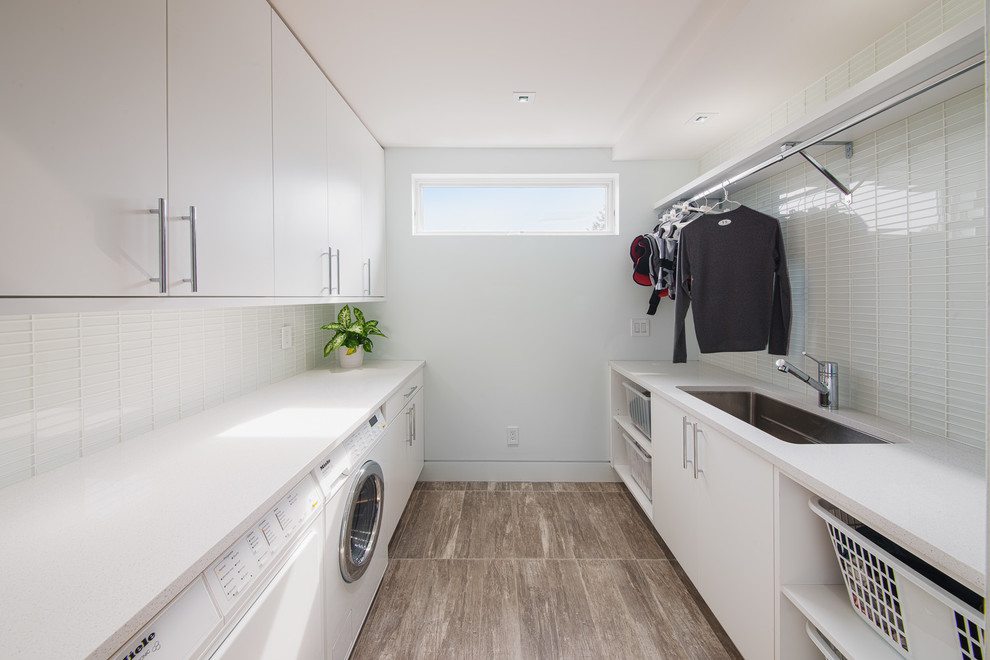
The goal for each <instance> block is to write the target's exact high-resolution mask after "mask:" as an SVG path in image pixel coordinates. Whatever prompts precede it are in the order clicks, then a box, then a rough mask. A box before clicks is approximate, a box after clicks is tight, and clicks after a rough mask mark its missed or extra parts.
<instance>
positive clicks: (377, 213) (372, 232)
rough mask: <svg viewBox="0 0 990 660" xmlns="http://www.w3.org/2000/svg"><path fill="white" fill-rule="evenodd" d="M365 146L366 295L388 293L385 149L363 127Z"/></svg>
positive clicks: (363, 231) (363, 239)
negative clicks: (386, 279)
mask: <svg viewBox="0 0 990 660" xmlns="http://www.w3.org/2000/svg"><path fill="white" fill-rule="evenodd" d="M361 136H362V141H363V145H362V149H361V173H362V186H361V190H362V196H361V200H362V203H361V254H362V257H363V258H364V260H365V278H366V279H365V281H364V288H363V295H365V296H374V297H382V296H384V295H385V151H384V150H383V149H382V148H381V145H379V144H378V141H377V140H375V138H374V137H373V136H372V135H371V134H370V133H368V132H367V131H363V132H362V133H361Z"/></svg>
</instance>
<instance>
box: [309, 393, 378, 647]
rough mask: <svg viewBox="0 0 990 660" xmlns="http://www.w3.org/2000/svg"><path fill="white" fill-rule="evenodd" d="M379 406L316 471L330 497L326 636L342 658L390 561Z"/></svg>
mask: <svg viewBox="0 0 990 660" xmlns="http://www.w3.org/2000/svg"><path fill="white" fill-rule="evenodd" d="M384 432H385V418H384V416H383V415H382V411H381V410H380V409H379V410H377V411H375V413H374V414H373V415H371V416H370V417H369V418H368V419H367V420H366V422H365V423H364V424H363V425H362V427H361V428H360V429H358V430H357V431H355V432H354V433H353V434H352V435H351V436H350V437H348V438H347V440H345V441H344V442H343V443H342V444H341V445H339V446H338V447H336V448H335V449H334V450H332V451H331V452H329V453H328V455H327V456H326V458H325V459H324V460H323V461H322V462H321V464H320V466H319V467H318V468H317V469H316V470H315V472H314V474H315V475H316V477H317V480H318V481H319V483H320V486H321V488H322V490H323V495H324V497H325V499H326V502H327V504H326V506H325V508H324V515H325V518H326V539H325V540H326V553H325V565H324V575H325V578H326V616H327V618H326V625H325V628H326V640H327V647H328V657H329V658H330V660H344V659H346V658H347V657H348V655H349V654H350V652H351V649H352V648H353V646H354V642H355V640H357V636H358V633H359V632H360V631H361V626H362V625H363V624H364V619H365V617H366V616H367V614H368V610H369V609H370V608H371V603H372V601H373V600H374V598H375V594H376V593H377V591H378V587H379V585H380V584H381V582H382V577H384V575H385V568H386V565H387V564H388V556H387V548H386V544H385V543H383V542H381V540H382V539H381V532H382V521H383V514H384V507H385V489H386V488H387V487H388V486H387V475H388V471H389V465H388V457H387V454H386V447H385V443H384V442H383V441H382V438H383V435H384Z"/></svg>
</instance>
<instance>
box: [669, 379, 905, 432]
mask: <svg viewBox="0 0 990 660" xmlns="http://www.w3.org/2000/svg"><path fill="white" fill-rule="evenodd" d="M679 389H681V390H683V391H684V392H687V393H688V394H690V395H691V396H694V397H697V398H699V399H701V400H702V401H704V402H705V403H707V404H710V405H712V406H715V407H716V408H718V409H719V410H723V411H725V412H727V413H729V414H730V415H732V416H733V417H737V418H739V419H741V420H742V421H744V422H746V423H747V424H750V425H751V426H755V427H756V428H758V429H760V430H761V431H764V432H766V433H769V434H770V435H772V436H774V437H775V438H778V439H780V440H783V441H784V442H790V443H792V444H799V445H850V444H852V445H860V444H890V443H889V442H888V441H887V440H882V439H881V438H878V437H876V436H874V435H870V434H869V433H863V432H862V431H857V430H856V429H854V428H851V427H849V426H846V425H845V424H841V423H839V422H837V421H834V420H831V419H828V418H827V417H823V416H821V415H816V414H814V413H811V412H808V411H807V410H802V409H801V408H796V407H795V406H792V405H789V404H786V403H784V402H782V401H779V400H777V399H775V398H773V397H770V396H767V395H765V394H760V393H759V392H750V391H746V390H710V389H695V388H687V387H681V388H679Z"/></svg>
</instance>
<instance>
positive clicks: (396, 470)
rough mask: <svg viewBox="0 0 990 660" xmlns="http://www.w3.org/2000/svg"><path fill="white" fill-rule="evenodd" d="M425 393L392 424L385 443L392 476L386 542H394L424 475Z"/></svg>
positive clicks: (387, 498) (387, 490)
mask: <svg viewBox="0 0 990 660" xmlns="http://www.w3.org/2000/svg"><path fill="white" fill-rule="evenodd" d="M423 401H424V398H423V390H422V388H420V389H419V391H418V392H417V393H416V396H414V397H413V398H412V399H411V400H410V401H409V403H407V404H406V405H405V406H404V407H403V409H402V411H401V412H399V414H398V415H396V416H395V417H394V418H393V419H392V421H391V422H390V423H389V427H388V430H387V431H386V434H385V438H384V440H383V442H385V443H386V446H387V449H388V451H387V452H386V453H387V455H388V464H389V472H388V474H387V475H386V478H387V480H388V483H387V484H386V485H385V517H384V520H383V525H384V526H385V538H386V539H390V538H391V537H392V533H393V532H394V531H395V526H396V525H397V524H398V522H399V518H400V517H401V516H402V512H403V510H405V508H406V503H408V502H409V497H410V496H411V495H412V492H413V488H415V486H416V481H417V480H419V475H420V473H421V472H422V471H423V464H424V456H425V454H424V443H423V441H424V433H425V429H426V422H425V417H424V415H423V412H424V410H423ZM386 542H387V541H386Z"/></svg>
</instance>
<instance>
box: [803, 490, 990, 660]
mask: <svg viewBox="0 0 990 660" xmlns="http://www.w3.org/2000/svg"><path fill="white" fill-rule="evenodd" d="M808 505H809V506H810V507H811V510H812V511H814V512H815V514H817V515H818V516H819V517H821V518H822V519H823V520H824V521H825V523H826V525H827V526H828V532H829V538H830V539H831V541H832V549H833V550H834V551H835V557H836V559H837V560H838V562H839V569H840V570H841V572H842V578H843V581H844V583H845V586H846V591H847V592H848V594H849V602H850V603H851V604H852V607H853V609H854V610H855V611H856V613H857V614H858V615H859V616H860V617H861V618H862V619H863V620H864V621H866V622H867V623H869V624H870V626H871V627H872V628H873V629H874V631H876V632H877V633H878V634H879V635H880V636H881V637H883V638H884V639H885V640H886V641H887V643H888V644H890V645H891V646H892V647H893V648H894V649H895V650H896V651H897V652H898V653H900V654H901V655H902V656H903V657H905V658H914V659H917V660H927V659H928V658H950V657H955V658H961V659H962V660H977V659H979V660H984V659H986V660H990V659H988V658H987V654H986V651H987V646H986V622H985V617H984V614H983V611H984V608H985V603H984V600H983V598H982V597H981V596H980V595H979V594H976V593H975V592H973V591H972V590H970V589H968V588H967V587H966V586H964V585H962V584H960V583H959V582H957V581H955V580H953V579H952V578H951V577H949V576H947V575H945V574H944V573H942V572H941V571H939V570H938V569H936V568H934V567H933V566H931V565H929V564H927V563H926V562H925V561H923V560H922V559H920V558H918V557H916V556H915V555H913V554H911V553H910V552H908V551H906V550H905V549H904V548H901V547H900V546H899V545H897V544H895V543H894V542H892V541H890V540H889V539H887V538H886V537H884V536H883V535H881V534H879V533H878V532H877V531H875V530H873V529H872V528H870V527H869V526H867V525H865V524H864V523H862V522H860V521H859V520H857V519H856V518H854V517H853V516H851V515H849V514H848V513H846V512H844V511H842V510H841V509H839V508H838V507H836V506H835V505H833V504H831V503H829V502H827V501H825V500H823V499H818V498H812V499H811V501H810V502H809V503H808Z"/></svg>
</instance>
